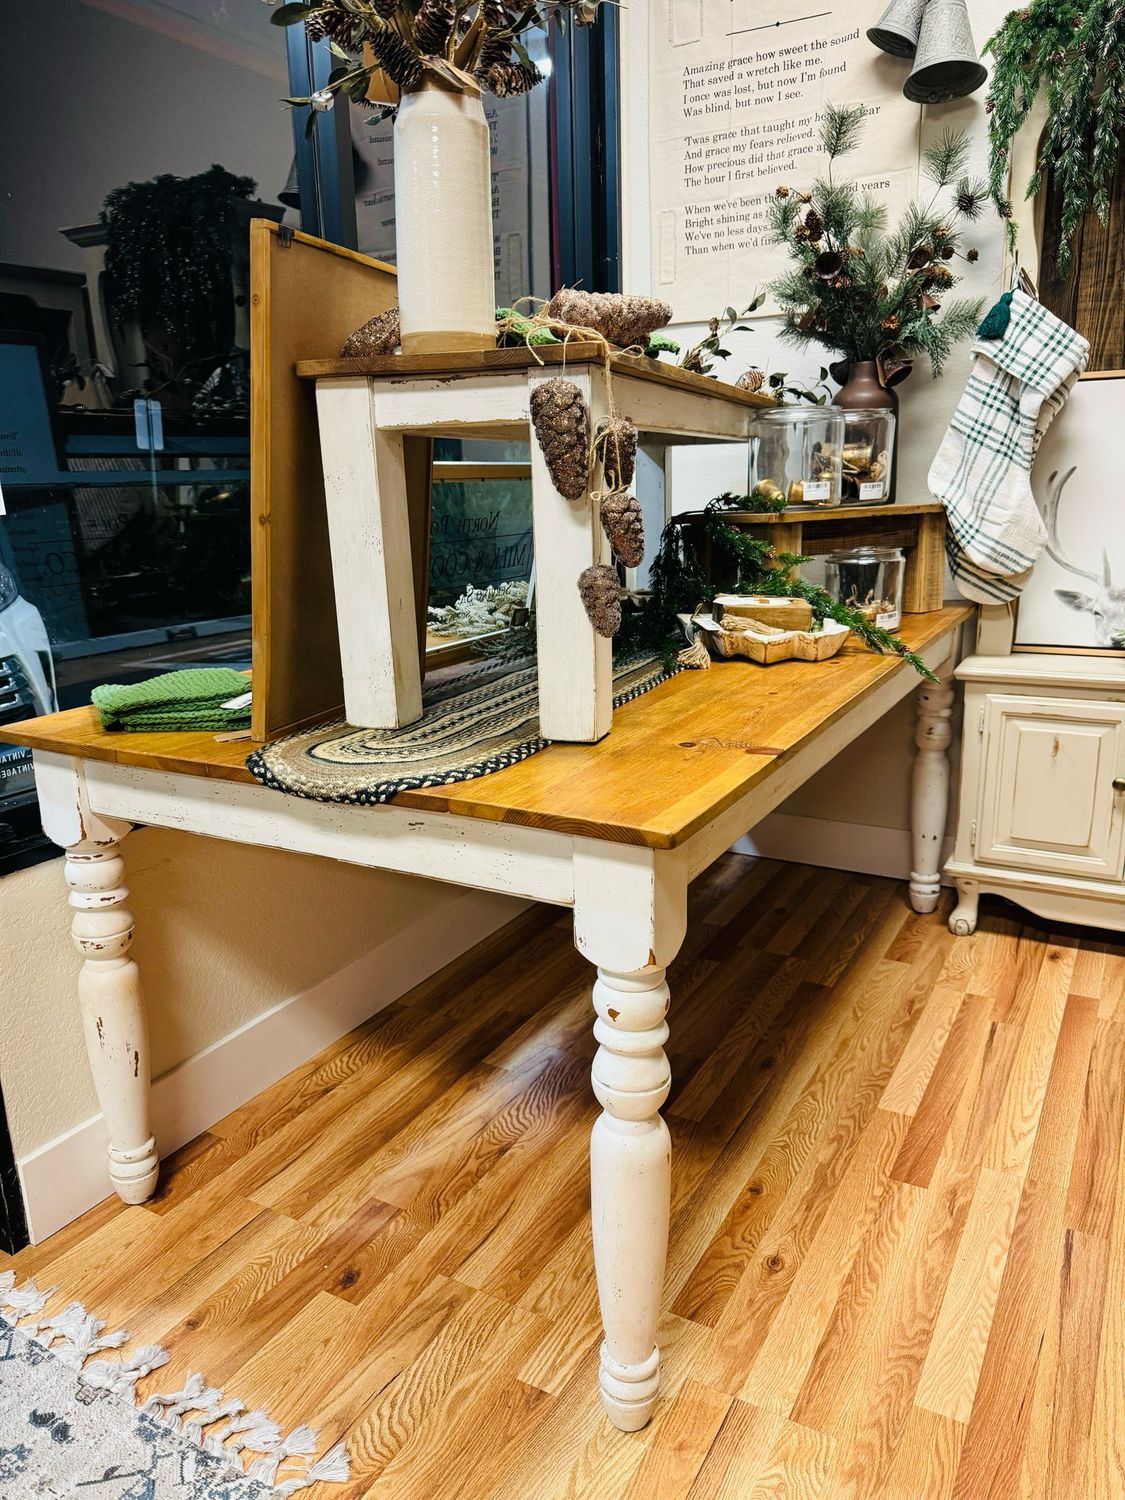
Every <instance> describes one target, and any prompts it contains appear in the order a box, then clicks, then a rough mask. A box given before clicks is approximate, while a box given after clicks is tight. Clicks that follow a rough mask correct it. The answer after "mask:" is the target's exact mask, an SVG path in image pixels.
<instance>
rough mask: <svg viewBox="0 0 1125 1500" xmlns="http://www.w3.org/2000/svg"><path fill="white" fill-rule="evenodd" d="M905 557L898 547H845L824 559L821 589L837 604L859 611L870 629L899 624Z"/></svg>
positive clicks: (893, 628)
mask: <svg viewBox="0 0 1125 1500" xmlns="http://www.w3.org/2000/svg"><path fill="white" fill-rule="evenodd" d="M905 578H906V557H905V554H904V553H903V550H902V548H901V547H848V548H845V549H844V550H842V551H839V552H828V553H826V554H825V558H824V588H825V591H826V592H827V593H829V594H831V596H832V598H833V599H836V600H838V601H839V602H840V603H841V604H850V605H851V606H852V607H853V608H854V609H859V610H862V611H863V613H864V614H865V615H866V616H867V618H868V619H869V620H870V621H871V622H872V624H874V625H879V626H881V627H882V628H883V629H884V630H897V629H898V627H899V626H900V625H901V623H902V586H903V582H904V580H905Z"/></svg>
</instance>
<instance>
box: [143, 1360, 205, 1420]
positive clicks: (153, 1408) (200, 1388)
mask: <svg viewBox="0 0 1125 1500" xmlns="http://www.w3.org/2000/svg"><path fill="white" fill-rule="evenodd" d="M206 1389H207V1385H206V1382H205V1380H204V1378H203V1376H202V1375H200V1374H199V1373H198V1372H195V1373H193V1374H190V1375H189V1376H188V1378H187V1380H186V1381H185V1382H184V1388H183V1390H182V1391H157V1392H155V1393H154V1394H153V1395H151V1396H149V1398H148V1400H147V1401H146V1402H145V1403H144V1405H143V1406H142V1407H141V1410H142V1411H143V1412H144V1414H145V1415H146V1416H148V1417H157V1416H159V1415H160V1413H161V1411H163V1410H164V1408H165V1407H168V1408H169V1410H168V1412H167V1416H169V1417H171V1418H173V1419H174V1418H176V1417H178V1416H179V1415H180V1413H181V1412H184V1411H189V1410H190V1409H191V1406H192V1404H193V1402H194V1399H195V1397H196V1396H201V1395H202V1394H203V1392H204V1391H205V1390H206Z"/></svg>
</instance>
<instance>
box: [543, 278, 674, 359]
mask: <svg viewBox="0 0 1125 1500" xmlns="http://www.w3.org/2000/svg"><path fill="white" fill-rule="evenodd" d="M547 312H548V313H549V315H550V316H551V317H552V318H558V320H559V321H560V322H561V323H569V324H571V325H572V326H574V327H579V328H594V329H596V330H597V331H598V333H600V334H601V335H602V337H603V338H606V339H608V340H609V342H610V343H611V344H616V345H617V346H618V348H619V349H628V348H631V347H632V346H634V345H640V346H641V348H643V347H644V346H645V344H646V343H647V342H648V337H649V334H652V333H655V332H656V330H657V329H658V328H663V327H664V325H665V324H666V323H670V322H671V321H672V309H671V308H670V307H669V306H668V304H667V302H660V301H658V300H657V299H656V298H655V297H627V296H625V295H623V294H622V293H621V292H580V291H578V290H577V288H575V287H567V286H564V287H563V288H562V289H561V290H560V291H557V292H556V293H555V295H554V296H553V297H552V298H551V300H550V302H549V303H548V304H547Z"/></svg>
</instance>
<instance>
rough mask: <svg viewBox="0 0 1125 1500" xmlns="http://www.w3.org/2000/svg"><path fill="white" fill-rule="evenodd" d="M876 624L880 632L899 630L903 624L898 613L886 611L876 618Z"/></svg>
mask: <svg viewBox="0 0 1125 1500" xmlns="http://www.w3.org/2000/svg"><path fill="white" fill-rule="evenodd" d="M875 623H876V625H878V627H879V629H880V630H897V629H898V627H899V626H900V625H901V624H902V620H901V619H900V618H899V615H898V612H897V611H895V610H884V611H883V613H882V614H877V615H876V616H875Z"/></svg>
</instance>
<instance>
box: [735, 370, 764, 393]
mask: <svg viewBox="0 0 1125 1500" xmlns="http://www.w3.org/2000/svg"><path fill="white" fill-rule="evenodd" d="M765 380H766V374H765V371H764V370H743V372H742V374H741V375H740V376H739V377H738V379H737V380H736V381H735V382H734V383H735V385H736V386H737V387H738V389H739V390H740V391H760V390H761V389H762V386H763V385H764V384H765Z"/></svg>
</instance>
